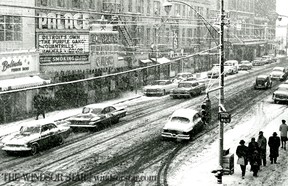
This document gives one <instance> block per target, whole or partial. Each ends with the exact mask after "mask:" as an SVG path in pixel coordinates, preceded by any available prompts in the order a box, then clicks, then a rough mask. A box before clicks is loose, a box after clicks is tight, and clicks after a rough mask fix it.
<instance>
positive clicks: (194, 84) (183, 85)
mask: <svg viewBox="0 0 288 186" xmlns="http://www.w3.org/2000/svg"><path fill="white" fill-rule="evenodd" d="M205 89H206V86H205V84H204V83H199V82H198V81H182V82H180V83H178V87H177V88H175V89H173V90H172V91H171V92H170V96H171V97H172V98H179V97H189V98H191V97H193V96H196V95H200V94H201V93H202V91H204V90H205Z"/></svg>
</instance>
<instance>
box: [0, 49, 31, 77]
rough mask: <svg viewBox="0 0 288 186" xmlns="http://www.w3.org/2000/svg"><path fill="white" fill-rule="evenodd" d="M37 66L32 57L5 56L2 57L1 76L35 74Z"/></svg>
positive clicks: (0, 59)
mask: <svg viewBox="0 0 288 186" xmlns="http://www.w3.org/2000/svg"><path fill="white" fill-rule="evenodd" d="M36 67H37V64H36V62H35V58H34V57H33V56H32V55H29V54H26V55H13V54H11V55H7V56H5V55H3V57H0V76H6V75H15V74H22V73H27V72H32V71H33V72H35V71H37V69H36Z"/></svg>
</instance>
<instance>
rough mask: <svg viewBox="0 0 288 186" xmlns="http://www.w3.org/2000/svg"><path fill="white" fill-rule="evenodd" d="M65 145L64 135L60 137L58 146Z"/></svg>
mask: <svg viewBox="0 0 288 186" xmlns="http://www.w3.org/2000/svg"><path fill="white" fill-rule="evenodd" d="M63 143H64V138H63V136H62V135H60V136H59V139H58V145H62V144H63Z"/></svg>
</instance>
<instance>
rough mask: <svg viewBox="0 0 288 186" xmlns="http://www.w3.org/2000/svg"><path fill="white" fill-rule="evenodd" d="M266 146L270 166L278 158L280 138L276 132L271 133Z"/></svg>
mask: <svg viewBox="0 0 288 186" xmlns="http://www.w3.org/2000/svg"><path fill="white" fill-rule="evenodd" d="M268 145H269V147H270V161H271V164H273V163H275V164H276V163H277V157H278V156H279V147H280V138H279V137H278V136H277V132H273V135H272V136H270V137H269V140H268Z"/></svg>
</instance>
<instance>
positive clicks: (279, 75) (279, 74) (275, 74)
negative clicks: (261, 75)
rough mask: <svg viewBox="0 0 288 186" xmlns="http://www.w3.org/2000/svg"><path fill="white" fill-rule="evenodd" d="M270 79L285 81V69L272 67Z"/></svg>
mask: <svg viewBox="0 0 288 186" xmlns="http://www.w3.org/2000/svg"><path fill="white" fill-rule="evenodd" d="M270 75H271V79H272V80H273V79H276V80H282V81H283V80H285V79H286V78H287V71H286V69H285V67H274V68H273V70H272V72H271V74H270Z"/></svg>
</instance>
